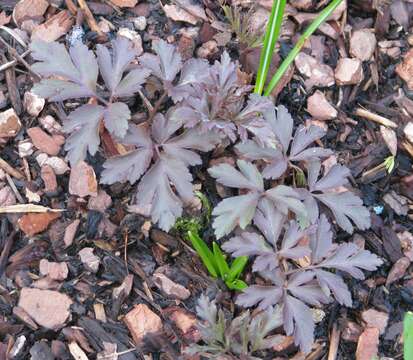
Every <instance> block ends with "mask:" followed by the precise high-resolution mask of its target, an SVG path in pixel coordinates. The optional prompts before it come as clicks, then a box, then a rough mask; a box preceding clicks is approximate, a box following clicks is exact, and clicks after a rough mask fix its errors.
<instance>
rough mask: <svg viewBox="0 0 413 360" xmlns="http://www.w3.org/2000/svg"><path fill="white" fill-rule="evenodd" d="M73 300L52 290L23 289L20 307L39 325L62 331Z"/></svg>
mask: <svg viewBox="0 0 413 360" xmlns="http://www.w3.org/2000/svg"><path fill="white" fill-rule="evenodd" d="M71 305H72V300H71V299H70V298H69V297H68V296H67V295H66V294H61V293H59V292H57V291H52V290H39V289H30V288H23V289H22V290H21V292H20V298H19V303H18V306H20V307H21V308H22V309H23V310H25V311H26V312H27V313H28V314H29V315H30V317H32V318H33V319H34V321H36V323H37V324H39V325H41V326H43V327H45V328H47V329H52V330H57V329H60V328H61V327H62V326H63V325H64V323H65V322H66V320H67V319H68V318H69V315H70V306H71Z"/></svg>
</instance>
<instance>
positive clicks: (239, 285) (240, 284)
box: [225, 280, 248, 291]
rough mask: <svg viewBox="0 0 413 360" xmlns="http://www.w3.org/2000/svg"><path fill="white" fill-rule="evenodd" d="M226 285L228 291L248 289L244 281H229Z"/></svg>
mask: <svg viewBox="0 0 413 360" xmlns="http://www.w3.org/2000/svg"><path fill="white" fill-rule="evenodd" d="M225 284H226V285H227V286H228V289H231V290H238V291H240V290H243V289H245V288H247V287H248V285H247V284H246V283H245V282H244V281H242V280H234V281H232V282H229V281H227V282H226V283H225Z"/></svg>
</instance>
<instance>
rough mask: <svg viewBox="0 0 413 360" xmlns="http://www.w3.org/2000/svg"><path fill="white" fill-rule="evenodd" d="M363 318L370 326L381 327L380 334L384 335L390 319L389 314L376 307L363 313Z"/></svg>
mask: <svg viewBox="0 0 413 360" xmlns="http://www.w3.org/2000/svg"><path fill="white" fill-rule="evenodd" d="M361 318H362V319H363V321H364V322H365V323H366V324H367V326H368V327H374V328H377V329H379V331H380V335H383V334H384V332H385V330H386V327H387V323H388V321H389V314H387V313H385V312H381V311H377V310H375V309H369V310H366V311H363V312H362V313H361Z"/></svg>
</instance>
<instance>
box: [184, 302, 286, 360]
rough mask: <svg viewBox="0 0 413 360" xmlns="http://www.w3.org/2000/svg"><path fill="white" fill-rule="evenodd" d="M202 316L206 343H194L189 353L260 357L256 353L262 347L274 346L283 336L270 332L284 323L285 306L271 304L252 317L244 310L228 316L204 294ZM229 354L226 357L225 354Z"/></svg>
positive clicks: (243, 358)
mask: <svg viewBox="0 0 413 360" xmlns="http://www.w3.org/2000/svg"><path fill="white" fill-rule="evenodd" d="M196 312H197V315H198V317H199V319H200V321H199V323H198V329H199V331H200V333H201V337H202V341H203V342H204V343H205V344H204V345H197V344H195V345H191V346H190V347H189V348H188V349H187V350H186V352H187V353H188V354H201V355H205V356H208V357H210V358H211V357H212V358H218V357H220V358H221V359H234V360H235V359H241V360H260V358H259V357H255V356H254V355H253V354H254V353H255V352H257V351H260V350H266V349H271V348H272V347H273V346H276V345H278V344H279V343H280V342H281V341H282V340H283V337H282V336H280V335H269V334H270V333H271V332H272V331H273V330H274V329H276V328H278V327H280V325H281V324H282V309H281V308H280V307H275V308H273V307H269V308H267V309H266V310H265V311H261V312H260V313H258V314H256V315H255V316H252V315H251V314H250V312H249V311H245V312H244V313H242V314H241V315H240V316H238V317H236V318H229V317H226V316H225V314H224V312H223V310H222V309H218V307H217V305H216V302H215V301H210V300H209V299H208V298H207V297H206V296H204V295H202V296H201V297H200V299H199V301H198V305H197V307H196ZM225 355H226V356H228V357H224V356H225Z"/></svg>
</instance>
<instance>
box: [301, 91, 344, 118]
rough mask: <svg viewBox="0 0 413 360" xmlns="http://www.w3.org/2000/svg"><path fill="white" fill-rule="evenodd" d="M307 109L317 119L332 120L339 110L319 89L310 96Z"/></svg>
mask: <svg viewBox="0 0 413 360" xmlns="http://www.w3.org/2000/svg"><path fill="white" fill-rule="evenodd" d="M307 111H308V112H309V113H310V114H311V115H312V116H313V117H314V118H315V119H317V120H332V119H335V118H336V117H337V114H338V113H337V110H336V109H335V108H334V107H333V106H332V105H331V104H330V103H329V102H328V100H327V99H326V97H325V95H324V94H323V93H322V92H321V91H319V90H317V91H316V92H315V93H314V94H313V95H311V96H310V97H309V98H308V100H307Z"/></svg>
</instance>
